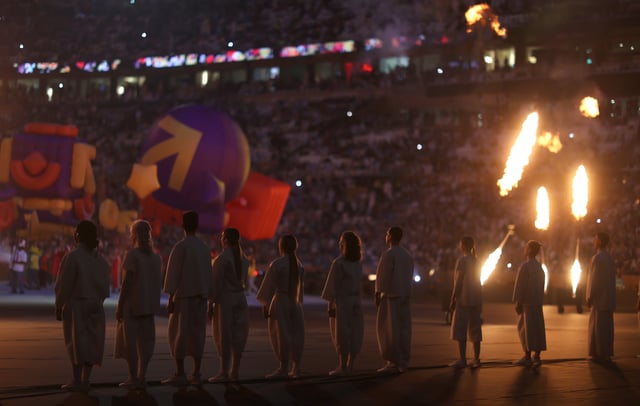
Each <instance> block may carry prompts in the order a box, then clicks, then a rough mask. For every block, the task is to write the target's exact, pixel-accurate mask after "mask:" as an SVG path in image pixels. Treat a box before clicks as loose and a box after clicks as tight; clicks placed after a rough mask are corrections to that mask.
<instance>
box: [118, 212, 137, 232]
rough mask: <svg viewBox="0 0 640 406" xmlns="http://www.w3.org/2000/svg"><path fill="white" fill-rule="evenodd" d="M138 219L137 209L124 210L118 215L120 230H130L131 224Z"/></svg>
mask: <svg viewBox="0 0 640 406" xmlns="http://www.w3.org/2000/svg"><path fill="white" fill-rule="evenodd" d="M137 219H138V212H137V211H135V210H122V211H121V212H120V216H119V217H118V231H120V232H121V233H122V232H125V231H129V228H130V227H131V224H133V222H134V221H136V220H137Z"/></svg>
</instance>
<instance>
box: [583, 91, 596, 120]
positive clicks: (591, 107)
mask: <svg viewBox="0 0 640 406" xmlns="http://www.w3.org/2000/svg"><path fill="white" fill-rule="evenodd" d="M580 113H581V114H582V115H583V116H585V117H588V118H595V117H598V116H599V115H600V108H599V107H598V99H596V98H595V97H591V96H587V97H584V98H583V99H582V100H581V101H580Z"/></svg>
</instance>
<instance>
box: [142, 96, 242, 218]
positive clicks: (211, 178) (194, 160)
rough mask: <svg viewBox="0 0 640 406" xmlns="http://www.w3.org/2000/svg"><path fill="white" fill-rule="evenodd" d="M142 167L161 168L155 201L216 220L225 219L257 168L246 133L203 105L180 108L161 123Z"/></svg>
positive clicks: (147, 144)
mask: <svg viewBox="0 0 640 406" xmlns="http://www.w3.org/2000/svg"><path fill="white" fill-rule="evenodd" d="M141 162H142V163H143V164H156V165H157V167H158V181H159V183H160V186H161V187H160V189H158V190H156V191H155V192H153V197H154V198H156V199H157V200H159V201H160V202H162V203H165V204H167V205H169V206H171V207H174V208H177V209H180V210H197V211H201V214H205V213H204V211H208V212H210V211H211V210H214V211H216V213H213V214H214V215H215V217H219V216H224V205H225V203H227V202H228V201H230V200H231V199H233V198H234V197H235V196H236V195H237V194H238V193H239V192H240V190H241V189H242V187H243V186H244V183H245V181H246V180H247V177H248V176H249V170H250V166H251V161H250V155H249V144H248V142H247V139H246V137H245V135H244V133H243V132H242V130H241V129H240V127H239V126H238V125H237V124H236V123H235V122H234V121H233V120H232V119H231V118H229V116H227V115H226V114H224V113H222V112H220V111H218V110H216V109H213V108H211V107H206V106H201V105H187V106H181V107H177V108H175V109H173V110H171V111H170V112H169V113H168V114H167V115H165V116H164V117H162V118H161V119H160V120H158V122H157V123H156V124H155V125H154V127H153V128H152V130H151V132H150V134H149V137H148V138H147V140H146V142H145V143H144V146H143V152H142V159H141ZM205 209H206V210H205ZM208 214H212V213H208Z"/></svg>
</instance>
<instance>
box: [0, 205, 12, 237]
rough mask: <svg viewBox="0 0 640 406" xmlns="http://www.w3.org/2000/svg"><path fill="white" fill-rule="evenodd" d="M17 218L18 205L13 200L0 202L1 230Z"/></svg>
mask: <svg viewBox="0 0 640 406" xmlns="http://www.w3.org/2000/svg"><path fill="white" fill-rule="evenodd" d="M15 219H16V205H15V204H14V203H13V200H6V201H4V202H0V230H4V229H5V228H7V227H9V226H10V225H11V224H13V222H14V221H15Z"/></svg>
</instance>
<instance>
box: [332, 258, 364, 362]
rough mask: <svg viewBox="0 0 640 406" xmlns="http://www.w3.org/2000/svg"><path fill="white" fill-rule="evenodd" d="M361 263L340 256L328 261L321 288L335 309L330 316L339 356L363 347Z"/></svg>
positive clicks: (352, 353) (334, 342)
mask: <svg viewBox="0 0 640 406" xmlns="http://www.w3.org/2000/svg"><path fill="white" fill-rule="evenodd" d="M361 286H362V264H361V263H360V262H355V261H347V260H346V259H344V258H343V257H339V258H336V259H335V260H334V261H333V262H332V263H331V268H330V269H329V275H328V276H327V280H326V282H325V284H324V289H323V290H322V298H323V299H325V300H327V301H328V302H329V303H330V305H331V306H332V307H333V308H334V309H335V317H330V318H329V328H330V331H331V341H332V342H333V345H334V347H335V348H336V352H337V353H338V354H339V355H341V356H342V357H344V358H346V357H347V356H349V355H350V356H352V357H355V356H356V355H358V354H359V353H360V349H361V348H362V339H363V336H364V316H363V313H362V299H361V293H360V291H361Z"/></svg>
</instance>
